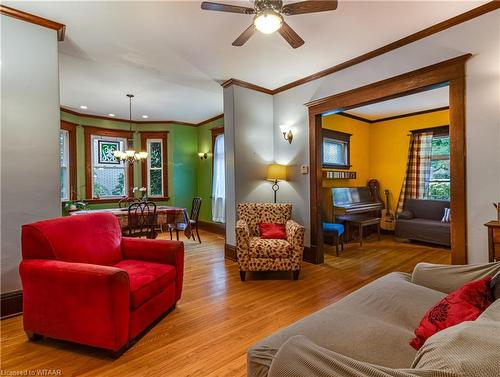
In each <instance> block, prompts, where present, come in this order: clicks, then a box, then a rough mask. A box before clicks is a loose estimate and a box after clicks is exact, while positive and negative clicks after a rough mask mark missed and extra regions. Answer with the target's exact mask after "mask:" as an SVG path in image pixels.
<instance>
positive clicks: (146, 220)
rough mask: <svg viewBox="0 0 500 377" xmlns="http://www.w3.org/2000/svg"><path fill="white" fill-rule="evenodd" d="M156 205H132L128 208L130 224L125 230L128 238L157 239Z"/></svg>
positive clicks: (146, 203) (140, 203) (149, 203)
mask: <svg viewBox="0 0 500 377" xmlns="http://www.w3.org/2000/svg"><path fill="white" fill-rule="evenodd" d="M155 224H156V204H155V203H153V202H139V203H132V204H131V205H130V206H129V207H128V223H127V226H126V227H125V228H124V229H123V235H124V236H126V237H144V236H145V237H146V238H150V239H155V238H156V236H157V235H158V234H157V232H156V229H155Z"/></svg>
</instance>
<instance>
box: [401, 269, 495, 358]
mask: <svg viewBox="0 0 500 377" xmlns="http://www.w3.org/2000/svg"><path fill="white" fill-rule="evenodd" d="M490 280H491V277H490V276H488V277H485V278H482V279H479V280H476V281H473V282H470V283H467V284H464V285H463V286H462V287H460V288H459V289H457V290H456V291H454V292H452V293H450V294H449V295H448V296H446V297H445V298H443V299H442V300H441V301H439V302H438V303H437V304H436V305H434V306H433V307H432V308H430V309H429V310H428V311H427V313H425V315H424V318H422V321H420V325H419V326H418V327H417V328H416V329H415V338H413V339H412V341H411V342H410V346H412V347H413V348H415V349H416V350H418V349H420V347H422V345H423V344H424V342H425V341H426V340H427V338H430V337H431V336H432V335H434V334H435V333H437V332H438V331H441V330H444V329H446V328H447V327H451V326H454V325H458V324H459V323H461V322H464V321H474V320H475V319H476V318H477V317H479V315H480V314H481V313H482V312H483V311H484V310H485V309H486V308H487V307H488V306H489V305H490V304H491V303H492V302H493V301H494V299H493V296H492V294H491V290H490Z"/></svg>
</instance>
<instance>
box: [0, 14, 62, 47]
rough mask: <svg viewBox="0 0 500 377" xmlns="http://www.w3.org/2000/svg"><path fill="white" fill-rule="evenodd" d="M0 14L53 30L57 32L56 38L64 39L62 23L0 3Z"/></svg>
mask: <svg viewBox="0 0 500 377" xmlns="http://www.w3.org/2000/svg"><path fill="white" fill-rule="evenodd" d="M0 14H3V15H4V16H8V17H12V18H16V19H18V20H21V21H25V22H29V23H32V24H35V25H39V26H43V27H46V28H49V29H52V30H55V31H56V32H57V40H58V41H60V42H62V41H64V34H65V33H66V25H64V24H61V23H59V22H55V21H51V20H48V19H46V18H43V17H39V16H36V15H34V14H31V13H27V12H23V11H20V10H18V9H14V8H11V7H7V6H5V5H0Z"/></svg>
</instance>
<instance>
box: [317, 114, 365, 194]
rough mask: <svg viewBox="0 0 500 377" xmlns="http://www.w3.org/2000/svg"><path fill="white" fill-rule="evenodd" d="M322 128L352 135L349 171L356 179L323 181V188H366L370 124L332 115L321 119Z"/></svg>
mask: <svg viewBox="0 0 500 377" xmlns="http://www.w3.org/2000/svg"><path fill="white" fill-rule="evenodd" d="M323 128H326V129H329V130H334V131H340V132H345V133H348V134H351V135H352V136H351V144H350V148H351V156H350V164H351V165H352V166H351V168H350V169H349V171H355V172H356V179H328V180H326V179H324V180H323V187H325V188H327V187H356V186H366V182H367V181H368V180H369V179H370V178H369V177H370V124H369V123H366V122H362V121H359V120H356V119H351V118H347V117H345V116H342V115H336V114H332V115H327V116H325V117H324V118H323ZM339 171H340V170H339Z"/></svg>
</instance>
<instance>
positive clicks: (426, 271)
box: [411, 262, 500, 293]
mask: <svg viewBox="0 0 500 377" xmlns="http://www.w3.org/2000/svg"><path fill="white" fill-rule="evenodd" d="M499 272H500V262H493V263H484V264H466V265H447V264H432V263H418V264H417V265H416V266H415V268H414V269H413V273H412V276H411V282H412V283H414V284H418V285H421V286H424V287H427V288H431V289H434V290H437V291H440V292H443V293H450V292H453V291H455V290H457V289H458V288H460V287H461V286H462V285H464V284H465V283H468V282H470V281H474V280H477V279H481V278H483V277H486V276H494V275H496V274H497V273H499Z"/></svg>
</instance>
